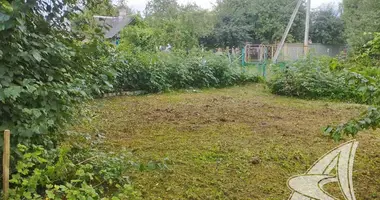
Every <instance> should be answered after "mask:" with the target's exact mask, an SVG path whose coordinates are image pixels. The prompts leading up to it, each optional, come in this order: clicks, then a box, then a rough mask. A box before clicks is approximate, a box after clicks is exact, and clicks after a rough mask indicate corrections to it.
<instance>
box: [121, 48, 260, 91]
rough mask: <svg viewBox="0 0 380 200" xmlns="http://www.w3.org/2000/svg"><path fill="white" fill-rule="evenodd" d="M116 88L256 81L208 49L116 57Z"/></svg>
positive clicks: (171, 87)
mask: <svg viewBox="0 0 380 200" xmlns="http://www.w3.org/2000/svg"><path fill="white" fill-rule="evenodd" d="M118 60H119V62H118V63H117V64H116V67H115V68H117V69H118V74H119V75H118V77H117V83H116V85H117V86H116V87H115V88H116V89H117V90H120V91H121V90H126V91H131V90H144V91H146V92H160V91H167V90H175V89H186V88H209V87H225V86H231V85H236V84H244V83H248V82H258V81H259V77H257V76H255V75H253V74H249V73H247V72H244V71H243V70H242V69H241V68H240V66H239V65H238V64H236V63H230V61H229V60H228V58H227V57H225V56H218V55H215V54H212V53H209V52H206V53H202V52H197V51H195V52H189V54H186V53H185V52H172V53H161V52H160V53H155V54H153V53H146V52H145V53H144V52H141V53H138V54H126V55H123V56H120V57H119V58H118Z"/></svg>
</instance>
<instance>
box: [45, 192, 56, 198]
mask: <svg viewBox="0 0 380 200" xmlns="http://www.w3.org/2000/svg"><path fill="white" fill-rule="evenodd" d="M46 195H47V197H48V198H49V199H54V198H55V194H54V191H51V190H46Z"/></svg>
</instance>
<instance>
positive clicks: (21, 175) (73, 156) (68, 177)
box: [10, 145, 167, 200]
mask: <svg viewBox="0 0 380 200" xmlns="http://www.w3.org/2000/svg"><path fill="white" fill-rule="evenodd" d="M18 153H19V154H20V159H19V160H17V163H16V164H15V168H14V169H15V172H14V173H12V176H11V180H10V188H11V190H10V199H57V200H58V199H68V200H77V199H83V200H88V199H104V200H106V199H112V200H114V199H141V194H140V193H139V192H138V191H136V190H135V189H134V188H133V186H132V185H131V182H130V180H129V177H128V172H130V171H131V170H140V171H143V170H153V169H167V166H166V164H165V163H160V162H150V163H148V164H147V165H144V164H138V163H135V162H133V161H131V156H130V154H127V153H125V152H123V151H121V152H119V153H117V154H115V153H103V152H100V151H96V150H83V149H76V148H72V147H61V148H59V149H50V150H49V151H47V150H46V149H44V148H43V147H42V146H35V145H32V146H31V147H27V146H24V145H18Z"/></svg>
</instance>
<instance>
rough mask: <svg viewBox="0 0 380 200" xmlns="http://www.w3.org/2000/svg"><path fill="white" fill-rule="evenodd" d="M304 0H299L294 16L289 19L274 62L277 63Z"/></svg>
mask: <svg viewBox="0 0 380 200" xmlns="http://www.w3.org/2000/svg"><path fill="white" fill-rule="evenodd" d="M302 1H303V0H299V1H298V4H297V6H296V8H295V9H294V11H293V14H292V17H291V18H290V21H289V23H288V26H287V27H286V30H285V33H284V35H283V36H282V39H281V42H280V44H279V45H278V47H277V51H276V53H275V54H274V58H273V62H274V63H277V59H278V56H280V52H281V50H282V47H283V46H284V43H285V40H286V38H287V37H288V34H289V31H290V28H291V27H292V25H293V22H294V19H295V18H296V15H297V12H298V10H299V9H300V6H301V3H302ZM308 1H309V2H310V0H308Z"/></svg>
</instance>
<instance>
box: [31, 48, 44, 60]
mask: <svg viewBox="0 0 380 200" xmlns="http://www.w3.org/2000/svg"><path fill="white" fill-rule="evenodd" d="M32 55H33V57H34V59H36V60H37V61H38V62H41V60H42V57H41V54H40V53H39V52H38V51H37V50H32Z"/></svg>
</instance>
